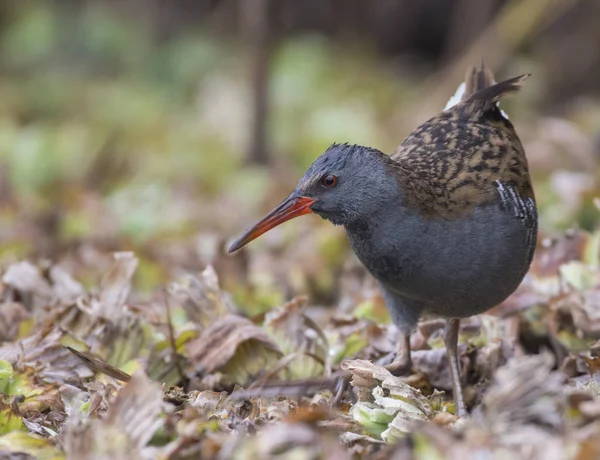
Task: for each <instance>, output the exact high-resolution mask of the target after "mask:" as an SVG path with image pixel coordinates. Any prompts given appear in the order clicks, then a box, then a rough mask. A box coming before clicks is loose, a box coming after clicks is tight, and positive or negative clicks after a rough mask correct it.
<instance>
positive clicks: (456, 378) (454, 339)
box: [444, 318, 467, 417]
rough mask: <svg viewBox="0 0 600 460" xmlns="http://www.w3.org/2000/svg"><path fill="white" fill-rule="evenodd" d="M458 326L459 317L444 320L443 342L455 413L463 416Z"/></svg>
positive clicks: (464, 408)
mask: <svg viewBox="0 0 600 460" xmlns="http://www.w3.org/2000/svg"><path fill="white" fill-rule="evenodd" d="M459 327H460V319H459V318H450V319H448V320H447V321H446V327H445V328H444V343H445V344H446V355H447V356H448V364H449V366H450V377H451V378H452V392H453V393H454V404H455V406H456V415H458V416H459V417H464V416H465V415H467V408H466V406H465V400H464V398H463V392H462V386H461V384H460V365H459V362H458V353H457V350H456V348H457V344H458V330H459Z"/></svg>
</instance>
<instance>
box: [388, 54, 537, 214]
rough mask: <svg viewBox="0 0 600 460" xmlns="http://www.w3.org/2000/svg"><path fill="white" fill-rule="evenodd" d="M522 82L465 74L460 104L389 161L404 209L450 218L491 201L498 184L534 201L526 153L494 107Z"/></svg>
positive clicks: (485, 73)
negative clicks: (402, 192) (396, 172)
mask: <svg viewBox="0 0 600 460" xmlns="http://www.w3.org/2000/svg"><path fill="white" fill-rule="evenodd" d="M527 77H528V75H523V76H520V77H516V78H512V79H510V80H506V81H504V82H501V83H498V84H496V83H494V77H493V74H492V72H491V71H490V70H489V69H486V68H484V67H483V66H482V68H481V69H476V68H471V69H469V71H468V72H467V78H466V80H465V92H464V94H463V97H462V100H461V101H460V102H459V103H457V104H456V105H454V106H452V107H451V108H449V109H447V110H445V111H444V112H442V113H440V114H439V115H437V116H435V117H433V118H431V119H430V120H428V121H427V122H425V123H424V124H422V125H421V126H419V127H418V128H417V129H415V130H414V131H413V132H412V133H411V134H410V135H409V136H408V137H407V138H406V139H405V140H404V142H403V143H402V144H401V145H400V146H399V147H398V148H397V149H396V151H395V152H394V153H393V154H392V156H391V158H392V159H393V160H395V161H396V163H397V165H398V166H397V167H398V168H399V170H400V171H399V177H400V178H401V181H402V182H403V184H402V185H403V189H404V190H405V191H406V201H407V203H406V204H407V205H408V206H409V207H413V208H414V209H415V210H416V211H418V212H419V213H420V214H422V215H424V216H427V217H432V218H436V217H437V218H455V217H459V216H460V215H464V214H468V213H470V212H472V210H473V209H474V208H475V207H477V206H478V205H482V204H486V203H492V202H494V200H496V199H497V197H498V187H499V186H501V184H507V186H509V187H511V188H512V189H514V190H515V192H516V193H518V194H519V196H520V197H521V198H522V199H523V200H526V199H529V198H531V199H533V189H532V187H531V181H530V178H529V170H528V165H527V159H526V157H525V151H524V149H523V146H522V144H521V141H520V140H519V137H518V135H517V133H516V131H515V129H514V127H513V125H512V123H511V122H510V121H509V120H508V118H507V117H506V116H505V115H504V114H503V113H502V112H501V110H500V109H499V108H498V104H497V103H498V101H499V100H500V99H501V98H503V97H505V96H507V95H509V94H511V93H514V92H516V91H518V90H519V89H520V87H521V85H522V84H523V82H524V81H525V79H526V78H527Z"/></svg>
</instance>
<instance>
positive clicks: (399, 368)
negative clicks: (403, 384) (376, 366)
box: [384, 356, 412, 377]
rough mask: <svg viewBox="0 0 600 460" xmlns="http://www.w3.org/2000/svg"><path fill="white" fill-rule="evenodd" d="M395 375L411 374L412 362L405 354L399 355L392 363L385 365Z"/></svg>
mask: <svg viewBox="0 0 600 460" xmlns="http://www.w3.org/2000/svg"><path fill="white" fill-rule="evenodd" d="M384 367H385V368H386V369H387V370H388V371H389V372H390V374H392V375H393V376H395V377H401V376H406V375H410V371H411V370H412V362H411V361H410V358H409V359H406V358H405V357H403V356H398V357H396V359H394V360H393V361H392V362H391V363H390V364H388V365H387V366H384Z"/></svg>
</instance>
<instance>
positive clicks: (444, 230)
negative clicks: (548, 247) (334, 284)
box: [348, 186, 537, 317]
mask: <svg viewBox="0 0 600 460" xmlns="http://www.w3.org/2000/svg"><path fill="white" fill-rule="evenodd" d="M499 192H500V190H499ZM505 192H506V193H507V195H506V196H505V198H506V199H502V200H499V202H498V203H497V204H493V205H487V206H484V207H479V208H476V209H475V210H474V211H473V213H472V214H471V215H469V216H463V217H461V218H460V219H455V220H445V219H438V220H436V219H423V218H422V217H420V216H418V215H416V214H411V213H409V212H406V211H402V212H397V209H396V210H394V211H395V212H394V213H393V215H392V214H390V215H388V216H385V218H381V219H378V220H377V222H375V223H373V224H372V225H371V226H370V228H369V232H363V233H362V235H361V236H359V235H354V234H353V233H352V232H351V231H348V236H349V239H350V243H351V245H352V247H353V249H354V251H355V252H356V254H357V256H358V257H359V259H360V260H361V261H362V262H363V264H364V265H365V266H366V268H367V269H368V270H369V271H370V272H371V274H372V275H373V276H374V277H375V278H376V279H377V280H378V281H379V282H380V283H381V284H382V285H383V286H384V287H385V289H387V290H388V291H389V292H390V293H392V294H393V295H395V296H397V297H399V298H400V299H403V300H405V301H406V302H407V303H410V304H413V305H415V307H416V306H419V308H422V309H425V310H428V311H430V312H432V313H435V314H439V315H442V316H456V317H466V316H471V315H474V314H478V313H481V312H483V311H485V310H488V309H489V308H491V307H493V306H495V305H497V304H498V303H500V302H502V301H503V300H504V299H505V298H506V297H508V296H509V295H510V294H511V293H512V292H513V291H514V290H515V289H516V288H517V286H518V285H519V283H520V282H521V280H522V278H523V276H524V275H525V273H526V272H527V269H528V268H529V264H530V262H531V258H532V255H533V249H534V247H535V238H536V231H537V215H536V213H535V203H534V202H533V200H531V202H524V201H523V200H520V198H519V196H518V195H516V194H515V195H513V194H512V193H511V192H510V187H509V186H506V187H505ZM515 200H516V202H519V201H520V202H521V203H520V204H519V203H515Z"/></svg>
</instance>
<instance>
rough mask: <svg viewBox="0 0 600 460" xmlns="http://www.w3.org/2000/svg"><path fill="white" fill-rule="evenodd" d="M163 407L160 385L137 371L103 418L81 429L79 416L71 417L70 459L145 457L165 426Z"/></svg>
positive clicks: (68, 434) (66, 443) (67, 440)
mask: <svg viewBox="0 0 600 460" xmlns="http://www.w3.org/2000/svg"><path fill="white" fill-rule="evenodd" d="M162 407H163V402H162V392H161V390H160V386H159V385H158V384H156V383H154V382H151V381H150V380H148V378H147V377H146V376H145V375H144V374H143V373H142V372H136V373H135V374H134V375H133V376H132V378H131V380H130V381H129V382H128V383H127V384H126V385H125V386H124V387H123V388H122V389H121V390H120V391H119V395H118V396H117V399H116V400H115V401H114V403H113V404H111V405H110V407H109V408H108V411H107V412H106V414H105V417H104V418H102V419H101V420H95V421H93V422H92V423H89V424H88V425H85V426H81V425H79V420H78V417H77V416H76V415H75V414H73V415H72V416H71V419H70V420H69V423H68V428H67V431H66V434H65V440H64V445H63V446H64V449H65V452H66V453H67V455H68V458H72V459H78V460H114V459H117V458H127V459H131V460H135V459H142V458H144V457H145V455H144V454H143V449H144V448H145V447H146V446H147V444H148V442H149V441H150V439H151V438H152V436H153V435H154V433H155V432H156V430H157V429H158V428H159V427H160V426H161V424H162V421H161V418H160V412H161V410H162Z"/></svg>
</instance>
